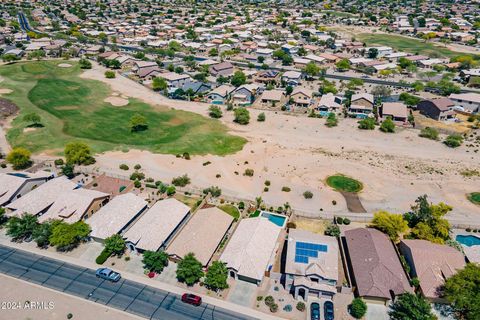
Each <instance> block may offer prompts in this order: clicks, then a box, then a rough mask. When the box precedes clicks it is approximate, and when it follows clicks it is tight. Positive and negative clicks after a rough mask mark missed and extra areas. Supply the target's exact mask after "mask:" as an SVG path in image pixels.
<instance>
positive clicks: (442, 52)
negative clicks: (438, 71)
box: [356, 33, 473, 58]
mask: <svg viewBox="0 0 480 320" xmlns="http://www.w3.org/2000/svg"><path fill="white" fill-rule="evenodd" d="M356 38H357V40H359V41H362V42H365V43H366V44H367V46H372V45H381V46H389V47H392V48H394V49H395V50H397V51H406V52H410V53H415V54H421V55H427V56H429V57H444V58H453V57H456V56H459V55H469V54H468V53H462V52H455V51H452V50H450V49H447V48H445V47H443V46H442V45H441V44H434V43H432V42H424V41H422V40H417V39H411V38H407V37H403V36H397V35H392V34H381V33H378V34H376V33H361V34H359V35H358V36H356ZM472 56H473V55H472Z"/></svg>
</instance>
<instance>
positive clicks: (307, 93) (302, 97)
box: [290, 87, 313, 108]
mask: <svg viewBox="0 0 480 320" xmlns="http://www.w3.org/2000/svg"><path fill="white" fill-rule="evenodd" d="M312 98H313V92H312V90H310V89H307V88H304V87H295V88H294V89H293V91H292V94H291V95H290V99H291V100H292V102H293V105H294V106H297V107H304V108H308V107H309V106H310V105H311V104H312Z"/></svg>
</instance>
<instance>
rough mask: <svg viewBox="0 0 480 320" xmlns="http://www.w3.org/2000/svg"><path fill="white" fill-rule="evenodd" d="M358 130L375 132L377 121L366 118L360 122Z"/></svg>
mask: <svg viewBox="0 0 480 320" xmlns="http://www.w3.org/2000/svg"><path fill="white" fill-rule="evenodd" d="M358 128H359V129H362V130H373V129H375V119H373V118H365V119H362V120H360V121H358Z"/></svg>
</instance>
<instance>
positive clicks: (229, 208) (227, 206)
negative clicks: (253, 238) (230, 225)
mask: <svg viewBox="0 0 480 320" xmlns="http://www.w3.org/2000/svg"><path fill="white" fill-rule="evenodd" d="M219 208H220V209H221V210H223V211H225V212H226V213H228V214H229V215H231V216H232V217H233V218H234V219H235V220H238V219H239V218H240V212H239V211H238V209H237V207H235V206H233V205H231V204H224V205H221V206H219Z"/></svg>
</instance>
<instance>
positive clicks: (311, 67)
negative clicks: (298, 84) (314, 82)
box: [303, 61, 320, 78]
mask: <svg viewBox="0 0 480 320" xmlns="http://www.w3.org/2000/svg"><path fill="white" fill-rule="evenodd" d="M303 72H305V73H306V74H307V76H308V77H310V78H313V77H316V76H317V75H318V74H319V73H320V67H319V66H317V64H316V63H315V62H313V61H312V62H309V63H307V65H306V66H305V69H304V70H303Z"/></svg>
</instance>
